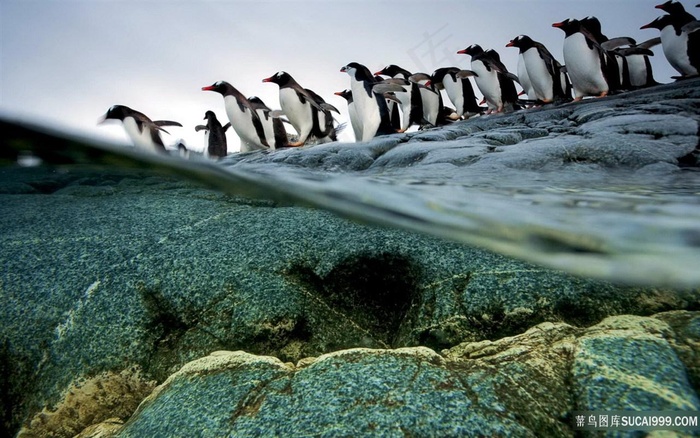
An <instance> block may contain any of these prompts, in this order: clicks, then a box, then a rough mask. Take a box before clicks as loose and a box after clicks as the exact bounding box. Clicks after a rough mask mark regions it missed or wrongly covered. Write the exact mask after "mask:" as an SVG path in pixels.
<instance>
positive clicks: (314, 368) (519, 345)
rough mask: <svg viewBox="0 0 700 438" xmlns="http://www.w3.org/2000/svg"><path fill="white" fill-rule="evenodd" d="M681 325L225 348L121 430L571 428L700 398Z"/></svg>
mask: <svg viewBox="0 0 700 438" xmlns="http://www.w3.org/2000/svg"><path fill="white" fill-rule="evenodd" d="M659 317H661V318H668V315H665V316H664V315H660V316H659ZM696 318H698V314H697V313H689V312H678V313H676V314H675V315H673V319H674V320H680V319H683V320H686V321H687V320H688V319H696ZM679 336H682V334H681V333H677V332H675V331H674V330H673V329H672V328H671V327H670V326H669V325H668V324H666V323H665V322H663V321H662V320H661V319H657V317H651V318H642V317H633V316H620V317H613V318H608V319H606V320H605V321H603V322H601V323H600V324H598V325H596V326H593V327H590V328H588V329H583V328H576V327H572V326H570V325H567V324H563V323H543V324H539V325H537V326H535V327H533V328H531V329H530V330H528V331H526V332H525V333H522V334H519V335H517V336H513V337H507V338H503V339H499V340H497V341H481V342H471V343H464V344H460V345H459V346H456V347H454V348H452V349H450V350H446V351H444V352H443V355H439V354H437V353H435V352H434V351H433V350H430V349H428V348H424V347H416V348H401V349H395V350H370V349H351V350H344V351H338V352H335V353H330V354H326V355H323V356H320V357H318V358H308V359H305V360H303V361H300V362H299V363H298V364H297V366H296V367H295V366H293V365H292V364H289V363H288V364H284V363H282V362H280V361H279V360H276V359H274V358H270V357H263V356H254V355H250V354H248V353H244V352H240V351H239V352H217V353H214V354H212V355H210V356H207V357H204V358H202V359H198V360H196V361H194V362H191V363H189V364H187V365H185V366H184V367H183V368H182V369H181V370H180V371H178V372H177V373H175V374H173V375H172V376H170V377H169V378H168V379H167V381H166V382H165V383H163V384H162V385H161V386H159V387H158V388H157V389H156V390H155V391H154V392H153V394H151V395H150V396H149V397H148V398H147V399H146V400H145V401H144V402H143V403H142V404H141V405H140V406H139V409H138V411H137V412H136V413H135V414H134V416H133V417H132V418H131V419H130V420H129V421H128V422H127V424H126V425H125V427H124V429H123V430H122V431H121V432H120V435H119V436H124V437H130V436H134V437H136V436H153V435H156V436H168V435H169V434H170V431H172V430H173V427H176V428H177V430H178V433H179V434H185V435H192V434H196V433H197V432H198V431H201V430H202V428H204V429H205V430H207V431H208V433H211V434H213V435H217V436H226V435H242V436H247V435H250V434H255V433H261V432H262V433H264V434H266V435H288V436H291V435H294V436H299V435H304V434H308V433H312V432H316V431H319V430H323V431H324V432H325V433H328V434H333V435H340V436H343V435H350V434H351V435H354V436H372V435H376V434H377V433H380V432H381V433H382V434H384V435H390V436H393V435H397V436H405V435H407V436H426V435H428V436H432V435H441V436H445V435H462V434H472V435H488V436H491V435H499V436H500V435H513V434H516V435H518V436H543V435H545V436H572V435H573V434H574V430H573V426H574V423H573V421H574V417H573V411H575V410H595V409H600V410H619V409H634V410H640V411H644V410H663V409H680V410H684V409H685V410H697V409H698V407H699V403H698V399H697V395H696V393H695V389H694V388H693V387H691V386H690V385H689V382H688V379H687V375H686V371H685V366H684V364H683V362H682V360H681V359H680V358H679V356H677V355H676V354H675V353H674V350H673V348H672V347H671V344H670V342H669V341H671V342H673V340H674V339H676V338H678V337H679ZM648 343H650V344H651V345H647V344H648ZM641 344H644V345H641ZM639 347H642V348H643V351H644V354H643V355H642V354H640V350H639ZM609 350H614V351H615V353H614V354H610V351H609Z"/></svg>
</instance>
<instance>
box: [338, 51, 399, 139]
mask: <svg viewBox="0 0 700 438" xmlns="http://www.w3.org/2000/svg"><path fill="white" fill-rule="evenodd" d="M340 71H341V72H343V73H347V74H348V75H349V76H350V90H351V91H352V97H353V102H354V103H355V108H356V110H357V116H358V121H359V123H360V124H361V125H362V141H369V140H371V139H373V138H374V137H376V136H378V135H386V134H391V133H393V132H395V131H394V129H393V128H392V127H391V119H390V118H389V108H388V107H387V104H386V99H385V98H384V91H381V92H375V91H373V88H374V86H375V85H376V84H377V82H376V81H375V79H374V76H373V75H372V73H371V72H370V71H369V69H368V68H367V67H365V66H364V65H362V64H360V63H357V62H351V63H349V64H347V65H345V66H343V67H342V68H341V69H340Z"/></svg>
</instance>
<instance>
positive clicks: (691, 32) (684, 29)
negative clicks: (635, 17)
mask: <svg viewBox="0 0 700 438" xmlns="http://www.w3.org/2000/svg"><path fill="white" fill-rule="evenodd" d="M656 7H657V8H658V9H662V10H664V11H666V12H668V14H667V15H664V16H661V17H658V18H657V19H655V20H654V21H652V22H651V23H647V24H645V25H644V26H642V27H640V29H658V30H659V31H660V32H661V47H662V48H663V51H664V55H665V56H666V59H667V60H668V62H669V64H671V66H672V67H673V68H674V69H676V71H677V72H678V73H680V74H681V77H693V76H697V75H698V73H699V72H700V22H698V21H697V20H695V17H693V15H691V14H689V13H688V12H686V11H685V9H684V8H683V5H681V4H680V3H678V2H673V1H668V2H666V3H664V4H661V5H658V6H656Z"/></svg>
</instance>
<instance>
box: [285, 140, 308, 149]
mask: <svg viewBox="0 0 700 438" xmlns="http://www.w3.org/2000/svg"><path fill="white" fill-rule="evenodd" d="M304 143H305V142H303V141H295V142H293V143H289V144H288V145H287V146H289V147H290V148H298V147H301V146H304Z"/></svg>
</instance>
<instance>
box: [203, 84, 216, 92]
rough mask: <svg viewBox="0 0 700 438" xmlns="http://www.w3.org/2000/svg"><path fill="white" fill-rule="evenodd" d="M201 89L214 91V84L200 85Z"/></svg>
mask: <svg viewBox="0 0 700 438" xmlns="http://www.w3.org/2000/svg"><path fill="white" fill-rule="evenodd" d="M202 91H214V86H213V85H209V86H208V87H202Z"/></svg>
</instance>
